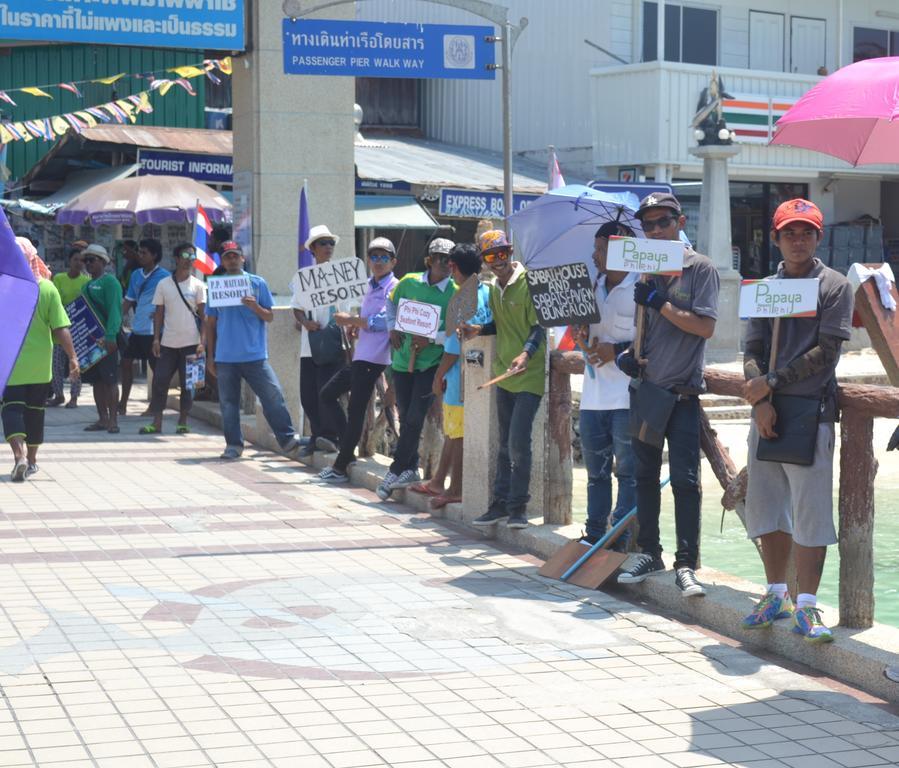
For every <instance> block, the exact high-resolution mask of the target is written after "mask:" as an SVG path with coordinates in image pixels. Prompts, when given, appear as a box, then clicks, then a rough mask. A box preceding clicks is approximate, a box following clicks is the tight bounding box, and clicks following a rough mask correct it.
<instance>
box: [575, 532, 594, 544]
mask: <svg viewBox="0 0 899 768" xmlns="http://www.w3.org/2000/svg"><path fill="white" fill-rule="evenodd" d="M597 541H599V536H591V535H590V534H589V533H585V534H584V535H583V536H581V538H579V539H578V542H579V543H580V544H583V545H584V546H585V547H592V546H593V545H594V544H596V542H597Z"/></svg>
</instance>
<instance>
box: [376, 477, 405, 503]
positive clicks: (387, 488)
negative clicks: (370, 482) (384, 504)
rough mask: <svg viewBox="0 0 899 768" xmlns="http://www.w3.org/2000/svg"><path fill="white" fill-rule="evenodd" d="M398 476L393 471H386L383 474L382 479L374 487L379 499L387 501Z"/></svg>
mask: <svg viewBox="0 0 899 768" xmlns="http://www.w3.org/2000/svg"><path fill="white" fill-rule="evenodd" d="M398 479H399V478H398V477H397V476H396V475H395V474H393V472H388V473H387V474H386V475H384V479H383V480H382V481H381V482H380V484H379V485H378V487H377V488H376V489H375V493H376V494H378V498H379V499H380V500H381V501H387V499H389V498H390V494H391V493H393V484H394V483H395V482H396V481H397V480H398Z"/></svg>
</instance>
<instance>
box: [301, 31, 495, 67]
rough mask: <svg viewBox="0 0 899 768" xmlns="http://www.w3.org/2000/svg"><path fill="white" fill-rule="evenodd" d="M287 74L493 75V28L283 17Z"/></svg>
mask: <svg viewBox="0 0 899 768" xmlns="http://www.w3.org/2000/svg"><path fill="white" fill-rule="evenodd" d="M283 32H284V71H285V72H286V73H287V74H290V75H347V76H350V77H428V78H448V79H453V80H460V79H475V80H493V79H494V78H495V77H496V73H495V71H494V69H493V66H492V65H493V63H494V59H495V52H494V44H493V43H490V42H487V38H488V37H491V36H492V35H493V34H494V31H493V27H482V26H461V25H454V24H396V23H387V22H379V21H338V20H334V19H297V20H295V21H291V20H290V19H284V24H283Z"/></svg>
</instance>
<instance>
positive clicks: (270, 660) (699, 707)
mask: <svg viewBox="0 0 899 768" xmlns="http://www.w3.org/2000/svg"><path fill="white" fill-rule="evenodd" d="M134 409H135V410H137V407H136V406H134ZM91 415H92V414H91V412H90V411H89V409H88V408H87V407H83V408H79V409H78V410H76V411H64V410H54V411H51V412H49V417H48V418H49V424H50V427H49V429H48V440H49V442H48V444H47V445H46V446H45V447H44V448H43V449H42V450H41V454H40V464H41V471H40V472H39V473H38V474H37V475H36V476H35V477H34V478H32V479H31V480H30V481H29V482H27V483H25V484H22V485H13V484H12V483H10V482H8V480H7V479H6V477H7V476H6V475H4V479H3V482H0V608H2V618H0V695H2V701H0V768H13V766H60V767H61V768H62V767H64V768H82V766H84V767H87V766H94V767H96V766H102V767H103V768H107V767H109V768H143V767H144V766H156V767H157V768H188V767H190V768H192V767H194V766H228V767H229V768H238V766H241V767H249V766H254V767H255V766H259V767H261V766H289V767H290V768H318V767H319V766H322V767H330V768H357V767H358V768H361V767H363V766H383V765H389V766H403V768H425V767H426V766H427V768H436V767H437V766H447V767H448V768H500V767H501V766H504V767H505V768H539V767H540V766H560V765H561V766H583V768H587V767H589V768H603V767H604V766H620V767H621V768H656V767H659V768H661V767H662V766H665V767H666V768H668V767H670V766H679V767H681V768H687V767H689V766H706V765H734V766H745V767H746V768H750V767H751V768H774V767H775V766H790V767H791V768H805V766H808V767H809V768H827V767H828V766H834V767H837V766H868V765H896V764H899V719H897V718H896V717H894V716H893V715H892V714H891V713H890V711H889V710H888V709H886V708H884V707H883V706H880V705H879V704H878V703H877V702H872V701H871V700H869V699H866V698H865V697H862V696H861V695H859V694H854V693H852V692H847V691H846V690H845V689H838V688H837V687H836V686H835V685H833V684H831V683H829V682H828V681H826V680H821V679H815V678H812V677H809V676H806V675H803V674H799V673H798V672H795V671H788V670H786V669H783V668H781V667H778V666H776V665H775V664H773V663H771V662H770V661H763V660H761V659H759V658H757V657H755V656H751V655H749V654H747V653H745V652H744V651H742V650H740V649H738V648H735V647H733V646H732V645H731V644H728V643H725V642H723V641H721V640H720V639H718V638H715V637H713V636H710V635H708V634H703V633H701V632H699V631H697V630H695V629H694V628H690V627H687V626H684V625H682V624H679V623H677V622H675V621H672V620H670V619H667V618H663V617H660V616H656V615H654V614H653V613H651V612H649V611H646V610H643V609H640V608H638V607H635V606H633V605H631V604H629V603H627V602H624V601H622V600H621V599H619V597H617V596H614V595H608V594H604V593H599V592H592V593H590V592H586V591H583V590H580V589H578V588H575V587H568V586H565V585H562V584H561V583H558V582H549V581H546V580H543V579H541V578H539V577H536V576H535V563H534V561H533V560H532V559H530V558H528V557H527V556H524V555H521V554H516V553H512V552H504V551H500V550H499V549H497V548H496V547H495V546H494V545H493V544H492V543H491V542H488V541H481V540H477V539H476V538H473V537H472V536H470V535H468V534H465V533H460V532H458V531H456V530H453V529H451V528H448V527H447V526H446V525H444V524H442V523H439V522H436V521H431V520H430V519H428V518H427V517H424V516H419V515H412V514H410V513H408V512H406V511H404V509H403V508H402V507H398V506H397V505H393V504H380V503H378V500H377V498H376V497H374V495H373V494H371V493H370V492H368V491H361V490H358V491H357V490H353V489H347V488H345V487H344V488H341V489H334V488H323V487H321V486H319V485H318V484H316V483H315V481H314V479H313V478H314V475H313V474H312V473H311V472H308V471H306V470H303V469H302V468H300V467H299V465H297V464H294V463H292V462H290V461H288V460H286V459H284V458H282V457H278V456H275V455H273V454H269V453H263V452H256V451H255V450H252V449H250V450H248V451H247V453H246V454H245V458H244V460H243V461H241V462H237V463H225V462H221V461H219V460H217V459H216V458H214V457H216V456H217V455H218V453H219V452H220V451H221V448H222V440H221V438H220V437H217V436H215V435H214V434H212V433H211V432H209V431H207V430H204V429H203V428H202V427H197V429H196V431H195V433H194V434H192V435H189V436H186V437H175V436H173V435H164V436H161V437H150V438H139V437H138V436H137V435H136V430H137V427H138V426H139V425H140V424H142V423H144V422H143V421H142V420H140V419H138V418H135V417H128V418H126V419H125V420H123V422H122V428H123V430H122V434H120V435H118V436H111V435H106V434H101V435H100V436H99V437H97V436H96V435H92V434H85V433H84V432H82V429H81V428H82V427H83V426H84V424H86V423H87V421H88V419H89V417H90V416H91ZM166 427H167V428H168V429H169V430H171V421H169V420H168V419H167V422H166ZM4 471H5V468H4ZM797 642H799V640H798V639H797Z"/></svg>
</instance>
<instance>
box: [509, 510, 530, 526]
mask: <svg viewBox="0 0 899 768" xmlns="http://www.w3.org/2000/svg"><path fill="white" fill-rule="evenodd" d="M527 527H528V516H527V515H526V514H525V513H524V507H518V509H513V510H512V511H511V512H509V519H508V520H506V528H527Z"/></svg>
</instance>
